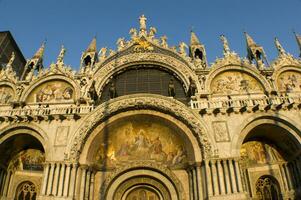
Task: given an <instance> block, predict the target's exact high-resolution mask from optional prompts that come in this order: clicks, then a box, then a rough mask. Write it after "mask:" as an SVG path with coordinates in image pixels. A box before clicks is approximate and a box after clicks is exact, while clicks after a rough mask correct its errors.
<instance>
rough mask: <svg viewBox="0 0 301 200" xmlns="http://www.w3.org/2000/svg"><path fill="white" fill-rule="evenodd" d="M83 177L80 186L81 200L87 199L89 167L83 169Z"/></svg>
mask: <svg viewBox="0 0 301 200" xmlns="http://www.w3.org/2000/svg"><path fill="white" fill-rule="evenodd" d="M81 172H82V177H81V180H80V182H81V184H80V198H79V199H80V200H84V198H85V184H86V172H87V166H82V167H81Z"/></svg>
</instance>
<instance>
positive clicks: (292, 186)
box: [284, 163, 294, 190]
mask: <svg viewBox="0 0 301 200" xmlns="http://www.w3.org/2000/svg"><path fill="white" fill-rule="evenodd" d="M284 169H285V174H286V178H287V182H288V187H289V190H292V189H293V188H294V185H293V182H292V179H291V178H292V176H291V172H290V169H289V168H288V163H284Z"/></svg>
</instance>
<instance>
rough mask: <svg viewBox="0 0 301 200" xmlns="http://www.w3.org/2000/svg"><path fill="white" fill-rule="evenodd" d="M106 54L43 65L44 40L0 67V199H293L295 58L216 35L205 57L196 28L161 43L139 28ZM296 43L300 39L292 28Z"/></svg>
mask: <svg viewBox="0 0 301 200" xmlns="http://www.w3.org/2000/svg"><path fill="white" fill-rule="evenodd" d="M139 25H140V26H139V28H138V29H136V28H132V29H130V37H129V39H125V38H120V39H118V41H117V48H116V50H111V49H110V50H109V49H107V48H105V47H103V48H101V49H100V50H99V51H98V50H97V47H96V39H95V38H94V39H93V40H92V41H91V43H90V45H89V46H88V48H87V49H86V51H84V52H83V54H82V56H81V59H80V60H81V66H80V69H79V70H78V71H73V69H72V68H71V67H70V66H68V65H66V64H65V63H64V55H65V53H66V49H65V48H64V47H62V48H61V51H60V53H59V55H58V58H57V61H56V62H55V63H52V64H51V65H50V66H49V67H44V66H43V54H44V48H45V46H44V44H43V45H42V46H41V47H40V48H39V49H38V51H37V52H36V53H35V55H34V56H33V57H32V58H31V59H29V60H28V61H27V63H26V65H25V67H24V72H23V73H22V75H21V76H20V77H18V76H17V75H16V73H15V71H14V70H13V68H12V64H13V63H14V59H15V58H14V57H15V56H14V54H12V56H11V58H10V60H9V61H8V63H7V64H6V66H5V67H4V68H3V69H2V70H1V71H0V91H1V92H0V155H1V156H0V199H3V200H13V199H17V200H35V199H45V200H48V199H49V200H50V199H51V200H52V199H55V200H58V199H62V200H63V199H69V200H71V199H75V200H93V199H94V200H99V199H100V200H201V199H208V200H209V199H210V200H211V199H216V200H218V199H254V200H255V199H256V200H278V199H279V200H280V199H291V200H293V199H301V112H300V109H301V60H300V58H295V57H293V56H292V55H291V54H289V53H288V52H286V51H285V50H284V48H283V47H282V45H281V44H280V42H279V41H278V39H277V38H275V46H276V50H277V51H278V57H277V58H275V59H274V60H273V61H271V62H269V61H268V60H267V59H266V55H265V52H264V49H263V47H262V46H260V45H258V44H257V43H256V42H255V41H254V40H253V39H252V38H251V36H250V35H248V34H247V33H245V37H246V44H247V57H246V58H242V57H240V56H239V55H238V54H236V53H235V52H233V51H232V50H231V49H230V47H229V44H228V42H227V39H226V37H225V36H223V35H221V37H220V40H221V43H222V45H221V47H223V48H221V49H223V56H222V57H221V58H217V59H216V60H215V62H214V63H212V64H209V63H208V62H207V59H206V49H205V46H204V45H203V44H202V43H201V42H200V40H199V39H198V37H197V36H196V34H195V33H194V32H191V36H190V37H191V38H190V44H189V45H186V44H185V43H184V42H181V43H180V44H179V45H178V46H170V45H169V44H168V41H167V37H166V36H162V37H157V35H156V34H157V30H156V28H154V27H150V28H148V27H147V24H146V17H145V16H141V17H140V18H139ZM296 39H297V43H298V44H299V47H301V37H300V36H298V35H297V34H296Z"/></svg>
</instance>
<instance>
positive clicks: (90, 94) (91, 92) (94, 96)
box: [88, 80, 98, 101]
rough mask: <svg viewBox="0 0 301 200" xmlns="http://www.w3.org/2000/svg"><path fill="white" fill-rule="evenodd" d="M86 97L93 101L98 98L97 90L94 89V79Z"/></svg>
mask: <svg viewBox="0 0 301 200" xmlns="http://www.w3.org/2000/svg"><path fill="white" fill-rule="evenodd" d="M88 97H89V98H90V99H91V100H93V101H96V100H97V99H98V96H97V92H96V89H95V80H93V81H92V84H91V86H90V88H89V90H88Z"/></svg>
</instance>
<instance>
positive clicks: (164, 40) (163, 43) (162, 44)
mask: <svg viewBox="0 0 301 200" xmlns="http://www.w3.org/2000/svg"><path fill="white" fill-rule="evenodd" d="M161 46H162V47H164V48H168V44H167V37H166V35H164V36H162V37H161Z"/></svg>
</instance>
